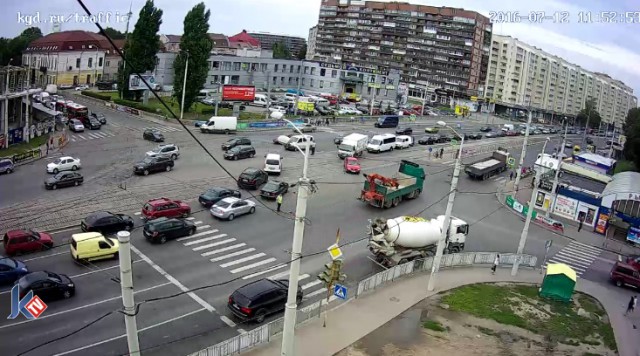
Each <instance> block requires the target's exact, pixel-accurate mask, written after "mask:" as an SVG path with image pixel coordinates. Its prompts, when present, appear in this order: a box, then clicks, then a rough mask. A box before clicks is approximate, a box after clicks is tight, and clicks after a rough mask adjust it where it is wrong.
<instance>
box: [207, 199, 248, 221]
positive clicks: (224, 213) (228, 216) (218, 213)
mask: <svg viewBox="0 0 640 356" xmlns="http://www.w3.org/2000/svg"><path fill="white" fill-rule="evenodd" d="M209 211H210V212H211V215H213V216H215V217H216V218H218V219H224V220H229V221H231V220H233V219H235V217H236V216H240V215H244V214H253V213H255V212H256V203H254V202H252V201H251V200H242V199H240V198H234V197H229V198H224V199H222V200H220V201H219V202H217V203H215V204H213V206H211V209H210V210H209Z"/></svg>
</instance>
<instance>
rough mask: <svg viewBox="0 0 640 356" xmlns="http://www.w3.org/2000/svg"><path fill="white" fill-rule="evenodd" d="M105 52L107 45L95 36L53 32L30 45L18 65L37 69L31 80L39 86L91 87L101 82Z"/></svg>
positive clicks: (101, 37)
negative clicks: (83, 85) (84, 85)
mask: <svg viewBox="0 0 640 356" xmlns="http://www.w3.org/2000/svg"><path fill="white" fill-rule="evenodd" d="M108 49H111V45H110V44H109V41H107V39H106V38H105V37H103V36H102V35H99V34H96V33H92V32H87V31H64V32H55V33H50V34H48V35H46V36H44V37H41V38H39V39H37V40H35V41H33V42H31V43H30V44H29V46H28V47H27V48H26V49H25V50H24V52H23V53H22V63H23V64H25V65H27V66H29V67H31V68H37V69H38V70H37V71H36V72H35V78H34V80H35V83H37V84H39V85H40V86H45V85H46V84H58V85H77V84H95V82H96V81H100V80H101V79H102V73H103V69H104V59H105V54H106V51H107V50H108Z"/></svg>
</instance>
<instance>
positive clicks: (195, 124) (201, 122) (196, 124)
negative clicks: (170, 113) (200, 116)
mask: <svg viewBox="0 0 640 356" xmlns="http://www.w3.org/2000/svg"><path fill="white" fill-rule="evenodd" d="M206 123H207V121H202V120H198V121H196V122H194V123H193V126H195V127H200V126H202V125H204V124H206Z"/></svg>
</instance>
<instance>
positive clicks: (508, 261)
mask: <svg viewBox="0 0 640 356" xmlns="http://www.w3.org/2000/svg"><path fill="white" fill-rule="evenodd" d="M496 255H497V252H465V253H456V254H449V255H443V256H442V260H441V261H440V268H448V267H465V266H473V265H483V264H484V265H486V264H492V263H493V261H494V260H495V258H496ZM519 257H520V266H521V267H531V268H534V267H535V266H536V263H537V258H536V256H531V255H520V256H519ZM516 258H518V255H517V254H513V253H504V254H502V253H501V254H500V265H503V266H507V265H508V266H511V265H513V264H514V262H515V261H516ZM432 265H433V258H432V257H429V258H425V259H418V260H414V261H411V262H409V263H405V264H402V265H398V266H395V267H393V268H389V269H387V270H384V271H382V272H379V273H377V274H375V275H373V276H371V277H369V278H366V279H364V280H362V281H360V282H359V283H358V287H357V289H356V293H355V296H354V297H355V298H358V297H359V296H360V295H362V294H364V293H367V292H370V291H372V290H375V289H376V288H379V287H381V286H384V285H386V284H388V283H392V282H393V281H395V280H397V279H399V278H402V277H403V276H406V275H410V274H416V273H421V272H424V271H428V270H431V267H432ZM325 304H326V302H325V301H324V300H321V301H318V302H315V303H313V304H311V305H308V306H306V307H304V308H300V309H299V310H298V313H297V319H296V321H297V323H298V324H302V323H304V322H306V321H308V320H311V319H314V318H317V317H320V315H321V311H322V306H323V305H325ZM283 326H284V318H279V319H277V320H274V321H272V322H270V323H268V324H264V325H261V326H259V327H257V328H255V329H253V330H250V331H248V332H246V333H244V334H241V335H238V336H235V337H233V338H231V339H228V340H225V341H223V342H221V343H218V344H216V345H213V346H209V347H207V348H206V349H203V350H200V351H198V352H195V353H193V354H191V355H189V356H230V355H237V354H240V353H241V352H244V351H247V350H249V349H251V348H253V347H255V346H258V345H262V344H266V343H269V342H270V341H272V340H273V339H274V338H275V337H276V336H278V335H279V334H280V333H282V329H283Z"/></svg>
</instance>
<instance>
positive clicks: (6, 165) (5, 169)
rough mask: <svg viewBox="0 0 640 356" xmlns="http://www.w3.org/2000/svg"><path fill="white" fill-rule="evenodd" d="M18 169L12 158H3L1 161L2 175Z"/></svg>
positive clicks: (0, 170) (0, 171)
mask: <svg viewBox="0 0 640 356" xmlns="http://www.w3.org/2000/svg"><path fill="white" fill-rule="evenodd" d="M14 169H16V167H15V165H14V164H13V160H12V159H11V158H1V159H0V173H7V174H10V173H13V170H14Z"/></svg>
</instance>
